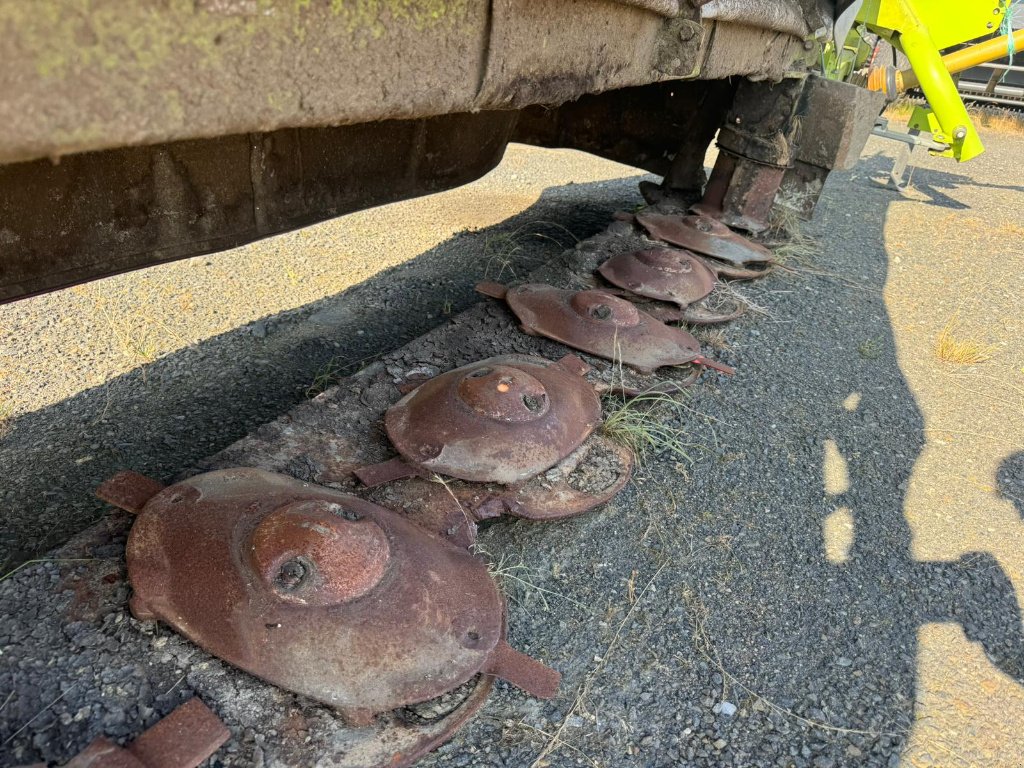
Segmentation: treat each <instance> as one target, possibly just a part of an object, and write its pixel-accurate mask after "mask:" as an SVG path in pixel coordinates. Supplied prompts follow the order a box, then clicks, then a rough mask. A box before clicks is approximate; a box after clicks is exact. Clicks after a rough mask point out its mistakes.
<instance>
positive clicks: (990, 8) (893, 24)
mask: <svg viewBox="0 0 1024 768" xmlns="http://www.w3.org/2000/svg"><path fill="white" fill-rule="evenodd" d="M1006 3H1007V0H957V2H956V3H954V2H952V1H951V0H941V1H935V0H933V1H931V2H929V0H866V2H865V3H864V6H863V8H862V9H861V12H860V14H859V15H858V17H857V19H858V21H860V22H862V23H863V24H865V26H867V28H868V29H869V30H870V31H872V32H874V33H876V34H878V35H881V36H882V37H884V38H885V39H886V40H888V41H889V42H890V43H891V44H892V45H893V46H894V47H896V48H898V49H900V50H901V51H903V53H904V54H906V56H907V59H908V60H909V61H910V66H911V67H912V68H913V70H914V73H915V74H916V76H917V80H918V83H919V84H920V87H921V90H922V91H924V95H925V98H926V99H927V100H928V104H929V106H930V107H931V110H932V113H933V115H934V118H935V121H936V122H937V124H938V128H939V130H938V131H933V132H932V138H934V139H935V141H937V142H939V143H942V144H947V145H949V149H948V150H946V151H936V154H941V155H944V156H947V157H953V158H955V159H956V160H958V161H960V162H963V161H965V160H970V159H971V158H972V157H976V156H978V155H980V154H981V153H982V152H984V151H985V147H984V146H983V145H982V143H981V138H980V137H979V136H978V132H977V130H976V129H975V127H974V124H973V123H972V122H971V118H970V116H969V115H968V114H967V107H965V106H964V103H963V100H962V99H961V98H960V94H958V93H957V90H956V83H954V82H953V77H952V76H951V75H950V74H949V71H948V70H947V69H946V67H945V65H944V63H943V61H942V55H941V54H940V53H939V50H940V49H942V48H947V47H949V46H951V45H955V44H956V43H962V42H966V41H967V40H973V39H974V38H976V37H980V36H982V35H984V34H986V33H987V32H990V31H991V30H992V29H994V28H995V27H997V26H998V25H999V23H1000V22H1001V21H1002V18H1003V15H1004V14H1005V12H1006Z"/></svg>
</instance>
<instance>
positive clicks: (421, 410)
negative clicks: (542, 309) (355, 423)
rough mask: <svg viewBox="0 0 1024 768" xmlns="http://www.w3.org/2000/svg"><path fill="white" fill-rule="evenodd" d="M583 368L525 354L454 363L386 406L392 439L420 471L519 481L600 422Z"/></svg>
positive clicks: (564, 452)
mask: <svg viewBox="0 0 1024 768" xmlns="http://www.w3.org/2000/svg"><path fill="white" fill-rule="evenodd" d="M576 362H577V363H580V362H581V361H578V360H577V361H576ZM581 373H582V371H581V370H580V369H579V368H576V369H575V370H574V366H573V365H572V364H571V363H569V362H566V361H562V362H559V363H554V362H551V361H550V360H545V359H544V358H541V357H531V356H527V355H507V356H503V357H493V358H489V359H487V360H482V361H480V362H476V363H472V364H470V365H466V366H463V367H462V368H456V369H455V370H452V371H448V372H447V373H444V374H441V375H440V376H437V377H435V378H433V379H431V380H429V381H427V382H426V383H424V384H422V385H421V386H419V387H418V388H417V389H415V390H413V391H412V392H410V393H409V394H408V395H406V396H405V397H404V398H402V399H401V400H400V401H399V402H397V403H396V404H395V405H393V406H392V407H391V408H389V409H388V411H387V414H386V416H385V425H386V427H387V432H388V437H390V438H391V442H392V443H393V444H394V446H395V448H396V449H397V450H398V452H399V453H400V454H402V457H403V458H404V459H405V460H406V461H407V462H408V463H409V464H411V465H412V466H414V467H416V468H418V469H420V470H421V471H426V472H435V473H439V474H442V475H450V476H451V477H457V478H459V479H461V480H469V481H471V482H494V483H501V484H503V485H511V484H513V483H519V482H522V481H525V480H527V479H529V478H531V477H534V476H535V475H537V474H539V473H540V472H543V471H544V470H546V469H549V468H551V467H553V466H554V465H555V464H557V463H558V462H559V461H561V460H562V459H564V458H565V457H566V456H568V455H569V454H570V453H572V452H573V451H574V450H576V449H577V448H578V447H579V446H580V445H581V444H582V443H583V441H584V440H586V439H587V436H588V435H590V433H591V432H593V430H594V428H595V427H596V426H597V424H598V423H599V422H600V420H601V402H600V400H599V398H598V396H597V393H596V392H595V391H594V388H593V387H592V386H591V385H590V384H589V383H588V382H587V381H586V380H585V379H584V378H583V377H582V375H580V374H581Z"/></svg>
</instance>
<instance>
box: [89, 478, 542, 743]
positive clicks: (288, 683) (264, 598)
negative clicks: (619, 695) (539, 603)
mask: <svg viewBox="0 0 1024 768" xmlns="http://www.w3.org/2000/svg"><path fill="white" fill-rule="evenodd" d="M154 487H155V486H154V484H153V481H150V480H148V479H147V478H143V477H142V476H140V475H136V474H135V473H121V474H120V475H118V476H116V477H115V478H112V480H111V481H110V482H108V483H106V484H104V486H102V487H101V488H100V490H99V491H98V495H100V496H101V498H104V499H106V500H107V501H109V502H111V503H113V504H115V505H117V506H121V507H122V508H124V509H127V510H128V511H131V512H136V513H137V514H138V517H137V519H136V521H135V524H134V525H133V527H132V530H131V534H130V536H129V540H128V545H127V564H128V574H129V580H130V582H131V584H132V587H133V589H134V595H133V597H132V600H131V609H132V612H133V613H134V614H135V615H136V617H138V618H140V619H160V620H162V621H164V622H166V623H168V624H170V625H171V626H172V627H174V628H175V629H176V630H177V631H179V632H181V633H182V634H183V635H185V636H186V637H187V638H189V639H190V640H192V641H193V642H195V643H196V644H197V645H199V646H200V647H202V648H204V649H206V650H207V651H209V652H210V653H212V654H214V655H216V656H219V657H220V658H222V659H224V660H225V661H227V662H229V663H231V664H234V665H235V666H238V667H240V668H242V669H245V670H246V671H248V672H251V673H252V674H254V675H256V676H257V677H261V678H263V679H265V680H267V681H269V682H271V683H274V684H275V685H279V686H281V687H282V688H286V689H288V690H291V691H294V692H296V693H300V694H303V695H306V696H309V697H310V698H312V699H315V700H317V701H321V702H324V703H326V704H329V705H332V706H333V707H335V708H337V709H338V710H339V711H340V712H341V713H342V714H343V715H344V717H345V719H346V720H347V721H348V722H349V723H352V724H354V725H366V724H368V723H369V722H371V720H372V719H373V718H374V716H375V715H377V714H378V713H382V712H386V711H389V710H394V709H396V708H398V707H403V706H406V705H412V704H416V703H419V702H423V701H426V700H429V699H432V698H434V697H437V696H439V695H441V694H443V693H446V692H448V691H451V690H453V689H455V688H457V687H459V686H462V685H463V684H465V683H467V682H468V681H470V680H472V679H473V678H474V677H475V676H477V675H480V674H484V675H494V676H497V677H501V678H503V679H506V680H508V681H509V682H512V683H514V684H516V685H519V686H520V687H523V688H524V689H526V690H529V691H530V692H531V693H533V694H535V695H538V696H544V697H549V696H552V695H554V693H555V692H556V690H557V687H558V673H557V672H555V671H553V670H551V669H549V668H547V667H545V666H544V665H542V664H540V663H539V662H536V661H534V660H533V659H530V658H529V657H527V656H524V655H523V654H521V653H519V652H517V651H515V650H513V649H512V648H511V647H509V646H508V644H507V643H506V642H505V640H504V636H505V604H504V600H503V598H502V596H501V594H500V592H499V591H498V588H497V587H496V585H495V584H494V582H493V580H492V579H491V577H490V575H489V574H488V572H487V567H486V565H485V564H484V563H483V562H482V561H481V560H479V559H477V558H475V557H473V556H472V555H471V554H470V553H469V552H467V551H466V550H465V549H462V548H460V547H456V546H454V545H452V544H450V543H448V542H446V541H443V540H441V539H440V538H438V537H435V536H432V535H429V534H427V533H426V532H425V531H423V530H422V529H420V528H418V527H417V526H415V525H413V524H412V523H410V522H408V521H406V520H405V519H403V518H402V517H401V516H400V515H398V514H396V513H394V512H391V511H389V510H387V509H384V508H382V507H379V506H377V505H376V504H372V503H370V502H368V501H365V500H363V499H359V498H357V497H354V496H350V495H347V494H343V493H340V492H337V491H334V490H331V489H327V488H322V487H318V486H314V485H311V484H308V483H303V482H300V481H298V480H294V479H292V478H289V477H286V476H284V475H279V474H276V473H272V472H266V471H264V470H258V469H233V470H221V471H217V472H209V473H206V474H203V475H198V476H196V477H192V478H189V479H188V480H185V481H183V482H181V483H178V484H176V485H173V486H170V487H168V488H164V489H162V490H159V491H157V492H155V494H152V493H151V492H152V491H153V490H154ZM147 494H151V495H149V496H148V498H147ZM425 574H430V578H429V579H425V578H424V575H425ZM463 719H464V718H463ZM460 722H461V720H460Z"/></svg>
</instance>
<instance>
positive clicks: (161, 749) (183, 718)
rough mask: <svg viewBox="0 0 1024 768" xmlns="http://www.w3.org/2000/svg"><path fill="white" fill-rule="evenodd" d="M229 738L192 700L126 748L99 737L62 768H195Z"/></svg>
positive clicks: (209, 712) (217, 720) (221, 725)
mask: <svg viewBox="0 0 1024 768" xmlns="http://www.w3.org/2000/svg"><path fill="white" fill-rule="evenodd" d="M229 738H231V732H230V731H229V730H228V729H227V727H226V726H225V725H224V723H222V722H221V720H220V718H218V717H217V715H216V714H214V712H213V710H211V709H210V708H209V707H207V706H206V705H205V704H204V703H203V702H202V701H200V700H199V699H198V698H192V699H189V700H188V701H186V702H185V703H184V704H182V705H181V706H180V707H178V708H177V709H175V710H174V711H173V712H171V713H170V714H169V715H167V717H165V718H163V719H162V720H160V721H158V722H157V723H156V725H154V726H153V727H151V728H149V729H148V730H146V731H144V732H143V733H142V734H141V735H140V736H139V737H138V738H137V739H136V740H135V741H133V742H132V743H131V744H129V745H128V746H127V747H119V746H118V745H117V744H115V743H114V742H112V741H110V740H109V739H107V738H105V737H103V736H100V737H98V738H96V739H94V740H93V741H92V742H91V743H90V744H89V746H87V747H86V748H85V749H84V750H82V751H81V752H79V753H78V755H77V756H75V757H73V758H72V759H71V760H70V761H69V762H68V763H67V764H66V766H65V768H196V766H198V765H199V764H200V763H202V762H203V761H204V760H206V759H207V758H208V757H210V756H211V755H213V753H214V752H216V751H217V750H218V749H219V748H220V747H221V745H222V744H224V742H226V741H227V740H228V739H229Z"/></svg>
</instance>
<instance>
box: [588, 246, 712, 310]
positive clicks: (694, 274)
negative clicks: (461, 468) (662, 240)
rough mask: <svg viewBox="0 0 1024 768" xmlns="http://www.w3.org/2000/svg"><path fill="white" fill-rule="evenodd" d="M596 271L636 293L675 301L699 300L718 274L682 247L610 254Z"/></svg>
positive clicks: (688, 303)
mask: <svg viewBox="0 0 1024 768" xmlns="http://www.w3.org/2000/svg"><path fill="white" fill-rule="evenodd" d="M597 271H598V272H600V273H601V277H603V278H604V279H605V280H607V281H608V282H610V283H611V284H612V285H617V286H619V287H620V288H625V289H626V290H627V291H630V292H631V293H635V294H636V295H638V296H645V297H647V298H649V299H658V300H659V301H667V302H670V303H672V304H678V305H679V307H680V309H682V308H685V307H686V306H688V305H690V304H692V303H693V302H695V301H700V300H701V299H703V298H704V297H705V296H707V295H708V294H710V293H711V292H712V291H713V290H714V289H715V283H717V282H718V278H717V276H716V275H715V272H714V270H712V269H711V268H710V267H709V266H708V265H707V264H705V263H704V262H703V261H702V260H701V259H699V258H697V257H696V256H694V255H693V254H692V253H688V252H686V251H680V250H676V249H674V248H648V249H645V250H642V251H631V252H627V253H620V254H617V255H615V256H612V257H611V258H610V259H608V260H607V261H606V262H604V263H603V264H602V265H601V266H600V267H598V268H597Z"/></svg>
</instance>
